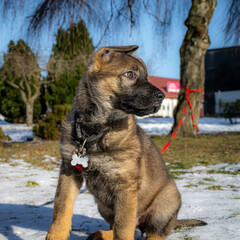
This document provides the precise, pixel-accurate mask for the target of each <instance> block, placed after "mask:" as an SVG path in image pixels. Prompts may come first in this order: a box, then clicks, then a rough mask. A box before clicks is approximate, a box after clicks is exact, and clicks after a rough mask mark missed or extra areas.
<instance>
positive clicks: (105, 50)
mask: <svg viewBox="0 0 240 240" xmlns="http://www.w3.org/2000/svg"><path fill="white" fill-rule="evenodd" d="M137 49H138V46H137V45H132V46H119V47H102V48H100V49H99V50H98V51H97V52H96V58H95V60H99V61H103V62H104V63H107V62H110V61H111V59H112V56H113V53H116V52H121V53H126V54H130V55H131V54H133V53H134V52H135V51H136V50H137Z"/></svg>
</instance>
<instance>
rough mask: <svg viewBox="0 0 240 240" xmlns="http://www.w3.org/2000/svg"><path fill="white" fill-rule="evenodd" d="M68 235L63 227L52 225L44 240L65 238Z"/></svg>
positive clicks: (65, 239)
mask: <svg viewBox="0 0 240 240" xmlns="http://www.w3.org/2000/svg"><path fill="white" fill-rule="evenodd" d="M68 236H69V231H68V230H66V229H64V230H62V229H59V227H57V228H55V227H54V226H52V227H51V228H50V230H49V232H48V234H47V236H46V240H67V239H68Z"/></svg>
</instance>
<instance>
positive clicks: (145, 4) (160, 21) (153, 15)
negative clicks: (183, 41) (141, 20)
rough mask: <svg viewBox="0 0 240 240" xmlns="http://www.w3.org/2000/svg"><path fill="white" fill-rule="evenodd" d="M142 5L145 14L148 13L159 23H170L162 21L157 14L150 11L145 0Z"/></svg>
mask: <svg viewBox="0 0 240 240" xmlns="http://www.w3.org/2000/svg"><path fill="white" fill-rule="evenodd" d="M143 6H144V8H145V10H146V12H147V14H149V15H150V16H152V17H154V18H155V19H156V20H157V21H158V22H159V23H161V24H162V25H170V23H168V22H165V21H162V20H161V19H160V18H159V17H158V16H156V15H155V14H153V13H151V12H150V11H149V9H148V6H147V3H146V2H145V0H143Z"/></svg>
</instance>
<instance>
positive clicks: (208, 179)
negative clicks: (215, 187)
mask: <svg viewBox="0 0 240 240" xmlns="http://www.w3.org/2000/svg"><path fill="white" fill-rule="evenodd" d="M203 180H204V181H208V182H215V180H214V179H212V178H203Z"/></svg>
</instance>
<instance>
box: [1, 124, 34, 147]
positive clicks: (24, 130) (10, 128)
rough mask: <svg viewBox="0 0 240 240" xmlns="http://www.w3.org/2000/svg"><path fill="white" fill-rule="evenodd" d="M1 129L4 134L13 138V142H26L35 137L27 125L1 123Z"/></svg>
mask: <svg viewBox="0 0 240 240" xmlns="http://www.w3.org/2000/svg"><path fill="white" fill-rule="evenodd" d="M0 127H1V128H2V130H3V133H4V134H6V135H8V136H9V137H10V138H11V141H12V142H24V141H27V139H28V138H32V137H33V131H32V127H28V126H27V125H26V124H14V123H8V122H6V121H0Z"/></svg>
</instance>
